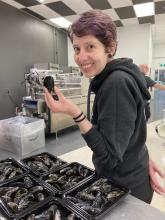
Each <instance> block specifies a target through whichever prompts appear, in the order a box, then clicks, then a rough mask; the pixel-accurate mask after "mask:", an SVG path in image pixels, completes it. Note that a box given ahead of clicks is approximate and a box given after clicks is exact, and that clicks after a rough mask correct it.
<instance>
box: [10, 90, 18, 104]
mask: <svg viewBox="0 0 165 220" xmlns="http://www.w3.org/2000/svg"><path fill="white" fill-rule="evenodd" d="M7 94H8V96H9V99H10V101H11V102H12V103H13V104H14V106H15V107H19V105H18V103H16V102H15V101H14V99H13V97H12V96H11V95H10V92H9V91H8V92H7Z"/></svg>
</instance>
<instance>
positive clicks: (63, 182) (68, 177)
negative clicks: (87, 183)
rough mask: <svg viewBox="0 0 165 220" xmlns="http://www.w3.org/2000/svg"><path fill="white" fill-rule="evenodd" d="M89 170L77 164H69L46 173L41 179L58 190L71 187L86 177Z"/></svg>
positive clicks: (89, 172)
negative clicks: (53, 171)
mask: <svg viewBox="0 0 165 220" xmlns="http://www.w3.org/2000/svg"><path fill="white" fill-rule="evenodd" d="M90 174H91V171H90V170H89V169H87V168H85V167H83V166H81V165H78V164H74V163H73V164H72V165H71V164H70V165H68V166H66V167H64V168H62V169H60V170H59V171H56V172H55V173H51V174H48V175H46V176H45V177H44V178H43V179H44V181H45V182H46V183H49V184H50V185H52V186H53V187H54V188H56V189H57V190H59V191H63V190H66V189H69V188H71V187H72V186H74V185H75V184H77V183H79V182H80V181H82V180H83V179H84V178H86V177H88V176H89V175H90Z"/></svg>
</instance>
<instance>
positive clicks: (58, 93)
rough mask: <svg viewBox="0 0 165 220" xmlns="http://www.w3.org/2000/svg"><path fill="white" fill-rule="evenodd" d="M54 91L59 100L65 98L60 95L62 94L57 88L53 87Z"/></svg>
mask: <svg viewBox="0 0 165 220" xmlns="http://www.w3.org/2000/svg"><path fill="white" fill-rule="evenodd" d="M54 91H55V93H56V95H57V96H58V98H59V100H60V99H65V96H64V95H63V94H62V92H61V91H60V89H59V88H58V87H57V86H55V87H54Z"/></svg>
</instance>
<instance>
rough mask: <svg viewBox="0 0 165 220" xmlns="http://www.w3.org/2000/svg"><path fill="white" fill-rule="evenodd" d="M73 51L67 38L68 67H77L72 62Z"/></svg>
mask: <svg viewBox="0 0 165 220" xmlns="http://www.w3.org/2000/svg"><path fill="white" fill-rule="evenodd" d="M73 55H74V50H73V46H72V43H71V41H70V39H69V38H68V66H77V64H76V63H75V61H74V56H73Z"/></svg>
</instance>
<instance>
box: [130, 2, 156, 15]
mask: <svg viewBox="0 0 165 220" xmlns="http://www.w3.org/2000/svg"><path fill="white" fill-rule="evenodd" d="M133 7H134V9H135V13H136V16H137V17H144V16H150V15H154V3H153V2H149V3H144V4H138V5H134V6H133Z"/></svg>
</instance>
